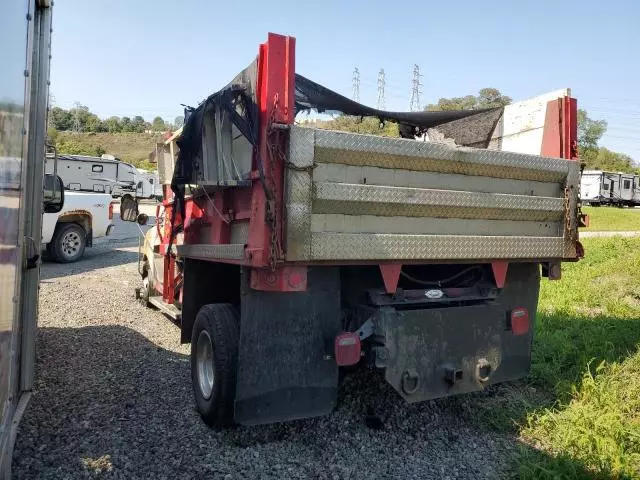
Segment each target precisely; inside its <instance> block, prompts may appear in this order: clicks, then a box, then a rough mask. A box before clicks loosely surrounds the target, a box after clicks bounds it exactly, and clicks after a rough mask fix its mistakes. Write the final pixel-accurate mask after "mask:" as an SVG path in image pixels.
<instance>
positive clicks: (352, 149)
mask: <svg viewBox="0 0 640 480" xmlns="http://www.w3.org/2000/svg"><path fill="white" fill-rule="evenodd" d="M285 178H286V187H285V210H286V215H285V218H286V220H285V231H286V248H285V252H286V260H287V261H294V262H295V261H337V260H345V261H351V260H366V261H373V260H402V261H428V260H483V259H484V260H490V259H506V260H518V259H521V260H522V259H562V258H574V257H575V256H576V240H577V222H576V219H577V214H576V209H577V196H578V190H579V182H580V164H579V162H575V161H568V160H564V159H560V158H548V157H541V156H536V155H526V154H519V153H511V152H503V151H495V150H485V149H474V148H468V147H458V146H455V145H449V144H446V143H434V142H424V141H416V140H410V139H399V138H387V137H378V136H373V135H362V134H355V133H344V132H336V131H330V130H322V129H314V128H305V127H299V126H291V131H290V140H289V152H288V163H287V171H286V177H285Z"/></svg>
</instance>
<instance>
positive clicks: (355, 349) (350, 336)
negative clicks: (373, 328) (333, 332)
mask: <svg viewBox="0 0 640 480" xmlns="http://www.w3.org/2000/svg"><path fill="white" fill-rule="evenodd" d="M360 351H361V346H360V337H359V336H358V334H357V333H354V332H344V333H341V334H340V335H338V336H337V337H336V342H335V354H336V363H337V364H338V366H339V367H346V366H348V365H355V364H356V363H358V362H359V361H360Z"/></svg>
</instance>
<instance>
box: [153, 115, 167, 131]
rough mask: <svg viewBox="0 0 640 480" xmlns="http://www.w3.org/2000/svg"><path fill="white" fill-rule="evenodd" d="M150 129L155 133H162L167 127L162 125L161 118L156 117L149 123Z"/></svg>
mask: <svg viewBox="0 0 640 480" xmlns="http://www.w3.org/2000/svg"><path fill="white" fill-rule="evenodd" d="M151 128H152V129H153V130H154V131H156V132H164V131H165V130H166V129H167V125H166V124H165V123H164V120H163V119H162V117H156V118H154V119H153V122H152V123H151Z"/></svg>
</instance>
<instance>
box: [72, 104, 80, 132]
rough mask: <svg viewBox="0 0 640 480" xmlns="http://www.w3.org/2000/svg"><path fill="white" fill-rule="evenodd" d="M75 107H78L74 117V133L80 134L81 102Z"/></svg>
mask: <svg viewBox="0 0 640 480" xmlns="http://www.w3.org/2000/svg"><path fill="white" fill-rule="evenodd" d="M73 105H74V106H75V107H76V108H75V112H74V115H73V131H74V132H76V133H78V132H79V131H80V102H76V103H74V104H73Z"/></svg>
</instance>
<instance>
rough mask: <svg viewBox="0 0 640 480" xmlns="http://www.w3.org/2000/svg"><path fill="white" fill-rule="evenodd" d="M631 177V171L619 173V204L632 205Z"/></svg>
mask: <svg viewBox="0 0 640 480" xmlns="http://www.w3.org/2000/svg"><path fill="white" fill-rule="evenodd" d="M633 177H634V175H633V174H632V173H621V174H620V198H619V204H620V206H625V205H626V206H632V205H633V180H634V178H633Z"/></svg>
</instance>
